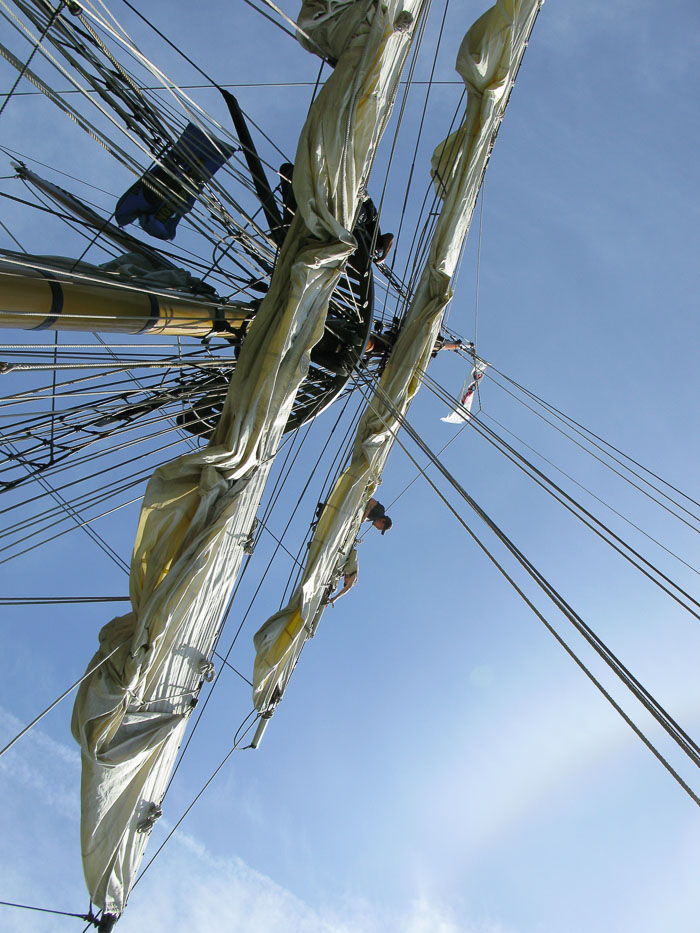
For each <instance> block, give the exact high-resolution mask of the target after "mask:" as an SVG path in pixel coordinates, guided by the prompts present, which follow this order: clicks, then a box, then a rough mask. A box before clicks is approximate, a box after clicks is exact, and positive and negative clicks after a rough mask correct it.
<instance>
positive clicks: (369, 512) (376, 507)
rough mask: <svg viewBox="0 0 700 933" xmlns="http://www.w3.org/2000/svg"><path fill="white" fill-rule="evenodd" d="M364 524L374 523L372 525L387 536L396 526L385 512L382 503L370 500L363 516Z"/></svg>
mask: <svg viewBox="0 0 700 933" xmlns="http://www.w3.org/2000/svg"><path fill="white" fill-rule="evenodd" d="M362 521H363V522H372V525H373V526H374V527H375V528H377V529H378V530H379V531H381V533H382V534H385V533H386V532H387V531H388V530H389V529H390V528H391V526H392V525H393V524H394V523H393V522H392V520H391V519H390V518H389V516H388V515H387V514H386V512H385V510H384V506H383V505H382V504H381V502H377V500H376V499H370V500H369V502H368V503H367V508H366V509H365V511H364V514H363V516H362Z"/></svg>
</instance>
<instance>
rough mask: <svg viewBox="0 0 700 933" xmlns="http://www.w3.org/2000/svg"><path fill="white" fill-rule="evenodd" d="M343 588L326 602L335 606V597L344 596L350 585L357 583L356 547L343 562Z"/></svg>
mask: <svg viewBox="0 0 700 933" xmlns="http://www.w3.org/2000/svg"><path fill="white" fill-rule="evenodd" d="M342 569H343V588H342V590H341V591H340V592H339V593H336V595H335V596H332V597H331V598H330V599H328V600H326V602H327V603H328V604H329V605H331V606H335V601H336V599H340V597H341V596H344V595H345V593H347V591H348V590H349V589H350V587H351V586H354V585H355V584H356V583H357V577H358V575H359V568H358V564H357V548H353V549H352V550H351V551H350V553H349V554H348V556H347V558H346V559H345V563H344V564H343V568H342Z"/></svg>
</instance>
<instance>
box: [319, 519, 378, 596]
mask: <svg viewBox="0 0 700 933" xmlns="http://www.w3.org/2000/svg"><path fill="white" fill-rule="evenodd" d="M382 533H383V532H382ZM342 570H343V588H342V590H341V591H340V592H339V593H336V595H335V596H331V597H330V598H329V599H327V600H326V604H327V605H330V606H335V602H336V600H337V599H340V597H341V596H344V595H345V593H347V591H348V590H349V589H350V588H351V587H353V586H354V585H355V584H356V583H357V578H358V575H359V567H358V563H357V548H353V549H352V550H351V551H350V553H349V554H348V556H347V557H346V559H345V563H344V564H343V568H342Z"/></svg>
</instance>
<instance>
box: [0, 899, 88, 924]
mask: <svg viewBox="0 0 700 933" xmlns="http://www.w3.org/2000/svg"><path fill="white" fill-rule="evenodd" d="M0 907H18V908H20V910H35V911H38V912H39V913H42V914H57V915H58V916H60V917H77V918H78V920H87V921H88V926H92V925H93V924H95V925H96V921H97V917H96V916H95V915H94V914H93V913H92V911H90V913H87V914H72V913H69V912H68V911H66V910H50V909H49V908H48V907H32V906H30V905H29V904H14V903H13V902H12V901H0Z"/></svg>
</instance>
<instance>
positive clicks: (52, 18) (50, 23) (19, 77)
mask: <svg viewBox="0 0 700 933" xmlns="http://www.w3.org/2000/svg"><path fill="white" fill-rule="evenodd" d="M64 6H65V0H61V2H60V3H59V4H58V6H57V7H56V9H55V10H54V11H53V13H52V14H51V16H50V18H49V21H48V22H47V24H46V26H45V27H44V31H43V32H42V34H41V35H40V36H39V38H38V39H37V40H36V42H35V43H34V48H33V49H32V52H31V55H30V56H29V58H28V59H27V61H26V63H25V64H24V66H23V68H22V70H21V71H20V73H19V74H18V75H17V78H16V80H15V83H14V84H13V85H12V87H11V88H10V92H9V93H8V94H5V101H4V103H3V105H2V107H0V116H2V114H3V111H4V110H5V107H7V104H8V103H9V100H10V98H11V97H12V95H13V94H14V92H15V89H16V88H17V85H18V84H19V82H20V81H21V80H22V78H23V77H24V73H25V71H26V70H27V69H28V68H29V66H30V64H31V61H32V59H33V58H34V56H35V55H36V52H37V50H38V48H39V46H40V45H41V43H42V42H43V41H44V39H45V38H46V34H47V33H48V31H49V29H51V27H52V26H53V24H54V22H55V20H56V17H57V16H59V15H60V13H61V10H62V9H63V7H64Z"/></svg>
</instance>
